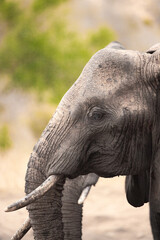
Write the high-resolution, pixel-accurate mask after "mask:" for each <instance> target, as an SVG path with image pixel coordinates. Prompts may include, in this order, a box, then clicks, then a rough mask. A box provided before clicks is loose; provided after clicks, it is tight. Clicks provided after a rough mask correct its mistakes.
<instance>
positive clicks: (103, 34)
mask: <svg viewBox="0 0 160 240" xmlns="http://www.w3.org/2000/svg"><path fill="white" fill-rule="evenodd" d="M63 1H64V0H56V1H55V0H35V1H33V4H32V5H31V7H30V10H29V11H26V9H23V8H20V7H19V5H18V3H14V4H13V3H10V4H11V5H7V4H9V2H8V1H5V0H3V1H2V4H0V5H1V7H0V16H3V19H4V20H5V21H6V23H10V22H12V20H13V19H14V21H13V22H15V25H14V26H12V27H9V28H8V29H7V33H6V34H5V38H4V39H3V44H1V48H0V71H1V73H4V74H8V75H9V76H10V79H11V84H12V85H13V86H18V87H22V88H25V89H28V90H34V91H36V92H37V93H38V95H39V96H40V97H41V98H43V96H47V100H48V101H52V102H54V103H58V102H59V101H60V99H61V97H62V96H63V95H64V93H65V92H66V90H67V89H68V88H69V87H70V86H71V85H72V83H73V82H74V81H75V80H76V79H77V77H78V76H79V74H80V72H81V71H82V69H83V67H84V65H85V64H86V62H87V61H88V60H89V58H90V57H91V56H92V54H93V53H95V52H96V51H97V50H99V49H100V48H103V47H105V46H106V45H107V44H108V43H109V42H110V41H112V40H115V38H116V35H115V33H114V32H113V31H112V30H111V29H109V28H106V27H103V28H101V29H99V30H98V31H97V32H95V33H92V34H91V33H90V34H88V35H87V36H86V38H85V39H82V38H81V37H80V35H78V33H74V32H71V31H69V30H68V28H67V24H66V22H65V21H63V20H62V18H59V19H57V18H56V17H54V13H55V11H58V4H59V3H61V2H63ZM7 6H8V7H7ZM42 6H43V7H42ZM49 7H50V8H49ZM46 8H48V9H49V11H51V9H52V10H53V17H52V20H50V18H48V19H45V17H46V15H45V14H46V10H45V11H43V9H46ZM3 9H5V12H3ZM11 9H12V10H13V11H11ZM35 9H37V10H38V9H41V11H40V12H39V11H35ZM2 12H3V13H2ZM44 12H45V13H44ZM11 13H12V14H11ZM43 14H44V15H43ZM17 18H18V21H17ZM44 19H45V21H48V22H49V21H51V22H50V23H48V24H47V27H45V28H44V29H43V27H41V25H43V20H44ZM45 92H47V94H44V93H45Z"/></svg>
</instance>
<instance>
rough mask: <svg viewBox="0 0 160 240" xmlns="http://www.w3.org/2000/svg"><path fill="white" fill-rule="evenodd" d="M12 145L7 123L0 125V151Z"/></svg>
mask: <svg viewBox="0 0 160 240" xmlns="http://www.w3.org/2000/svg"><path fill="white" fill-rule="evenodd" d="M11 146H12V141H11V138H10V135H9V127H8V125H7V124H4V125H2V126H0V151H1V152H4V151H6V150H8V149H9V148H10V147H11Z"/></svg>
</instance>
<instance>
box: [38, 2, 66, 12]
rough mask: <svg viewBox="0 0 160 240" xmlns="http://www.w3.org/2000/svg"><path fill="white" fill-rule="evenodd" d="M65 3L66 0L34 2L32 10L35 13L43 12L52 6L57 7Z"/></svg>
mask: <svg viewBox="0 0 160 240" xmlns="http://www.w3.org/2000/svg"><path fill="white" fill-rule="evenodd" d="M65 1H67V0H35V1H34V4H33V8H34V10H36V11H43V10H44V9H46V8H48V7H50V6H52V5H58V4H60V3H63V2H65Z"/></svg>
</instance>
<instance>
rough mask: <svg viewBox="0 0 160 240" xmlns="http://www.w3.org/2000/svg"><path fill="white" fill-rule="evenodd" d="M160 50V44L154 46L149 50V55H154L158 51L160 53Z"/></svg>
mask: <svg viewBox="0 0 160 240" xmlns="http://www.w3.org/2000/svg"><path fill="white" fill-rule="evenodd" d="M159 50H160V43H157V44H155V45H153V46H152V47H150V48H149V49H148V50H147V53H150V54H152V53H154V52H156V51H159Z"/></svg>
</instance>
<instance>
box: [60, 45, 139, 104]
mask: <svg viewBox="0 0 160 240" xmlns="http://www.w3.org/2000/svg"><path fill="white" fill-rule="evenodd" d="M139 65H140V63H139V53H138V52H136V51H128V50H127V51H126V50H118V51H117V50H114V49H113V50H110V49H109V50H108V49H107V48H106V49H102V50H100V51H99V52H97V53H96V54H95V55H94V56H93V57H92V58H91V59H90V61H89V62H88V63H87V64H86V66H85V68H84V69H83V71H82V73H81V75H80V77H79V78H78V79H77V81H76V82H75V83H74V84H73V86H72V87H71V88H70V89H69V91H68V92H67V93H66V94H65V96H64V97H63V99H62V102H63V104H64V102H65V105H66V106H67V108H70V106H73V105H74V104H77V102H83V101H86V99H90V98H93V97H94V98H105V99H108V100H109V99H110V98H113V97H116V95H117V96H118V93H120V94H121V92H124V91H121V89H125V91H126V92H127V91H128V89H132V87H131V86H133V88H134V86H135V85H136V81H137V78H138V76H137V74H138V72H139V71H138V70H137V69H138V68H139ZM124 102H125V101H124Z"/></svg>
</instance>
